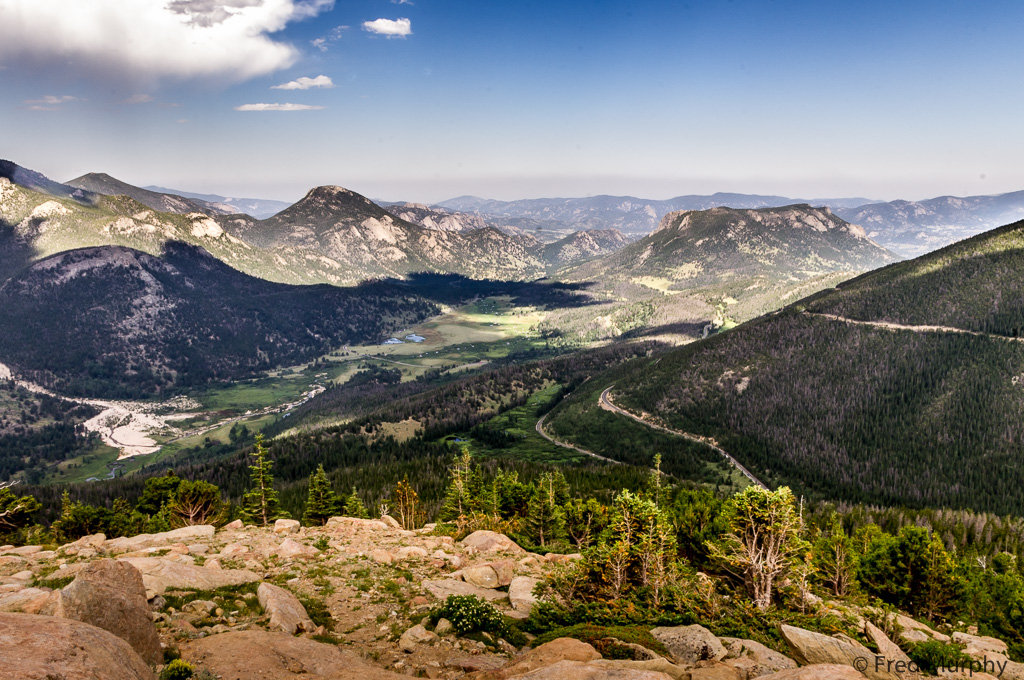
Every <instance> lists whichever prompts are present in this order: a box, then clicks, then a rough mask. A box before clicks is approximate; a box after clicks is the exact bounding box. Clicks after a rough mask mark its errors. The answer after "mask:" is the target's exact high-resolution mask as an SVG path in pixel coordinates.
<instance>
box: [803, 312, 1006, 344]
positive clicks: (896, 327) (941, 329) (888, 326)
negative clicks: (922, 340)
mask: <svg viewBox="0 0 1024 680" xmlns="http://www.w3.org/2000/svg"><path fill="white" fill-rule="evenodd" d="M804 314H805V315H807V316H817V317H820V318H822V319H828V320H830V321H839V322H841V323H848V324H852V325H854V326H871V327H872V328H881V329H883V330H888V331H911V332H914V333H959V334H961V335H976V336H979V337H983V338H992V339H993V340H1005V341H1006V342H1024V338H1012V337H1010V336H1008V335H996V334H995V333H985V332H983V331H971V330H967V329H966V328H955V327H954V326H910V325H908V324H903V323H895V322H892V321H862V320H861V319H850V318H848V317H845V316H839V315H838V314H825V313H824V312H808V311H805V312H804Z"/></svg>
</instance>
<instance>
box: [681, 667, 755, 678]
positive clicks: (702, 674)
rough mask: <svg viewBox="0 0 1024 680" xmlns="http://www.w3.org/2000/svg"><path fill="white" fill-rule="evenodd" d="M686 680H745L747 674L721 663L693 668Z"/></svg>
mask: <svg viewBox="0 0 1024 680" xmlns="http://www.w3.org/2000/svg"><path fill="white" fill-rule="evenodd" d="M689 675H690V677H689V679H688V680H747V674H746V673H745V672H743V671H741V670H739V669H738V668H734V667H733V666H729V665H727V664H723V663H713V664H711V665H710V666H701V667H699V668H694V669H693V670H691V671H690V672H689Z"/></svg>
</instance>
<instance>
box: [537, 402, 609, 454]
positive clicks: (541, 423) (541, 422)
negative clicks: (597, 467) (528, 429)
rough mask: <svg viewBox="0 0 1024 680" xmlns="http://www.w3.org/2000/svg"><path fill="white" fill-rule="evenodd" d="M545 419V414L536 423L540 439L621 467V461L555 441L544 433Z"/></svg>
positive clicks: (546, 415)
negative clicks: (542, 438)
mask: <svg viewBox="0 0 1024 680" xmlns="http://www.w3.org/2000/svg"><path fill="white" fill-rule="evenodd" d="M547 417H548V414H546V413H545V414H544V415H542V416H541V417H540V420H538V421H537V434H539V435H540V436H541V437H544V439H547V440H548V441H549V442H551V443H552V444H554V445H555V446H561V447H562V448H563V449H572V450H573V451H577V452H579V453H582V454H584V455H587V456H590V457H591V458H597V459H598V460H603V461H606V462H608V463H615V464H616V465H622V461H619V460H613V459H611V458H605V457H604V456H601V455H598V454H596V453H594V452H593V451H587V450H586V449H581V448H579V447H578V446H573V445H572V444H566V443H565V442H560V441H558V440H557V439H555V438H554V437H552V436H551V435H549V434H548V433H547V432H545V431H544V419H545V418H547Z"/></svg>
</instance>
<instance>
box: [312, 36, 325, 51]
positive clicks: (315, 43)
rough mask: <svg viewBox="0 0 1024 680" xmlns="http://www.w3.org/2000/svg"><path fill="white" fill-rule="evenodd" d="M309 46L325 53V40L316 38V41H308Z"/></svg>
mask: <svg viewBox="0 0 1024 680" xmlns="http://www.w3.org/2000/svg"><path fill="white" fill-rule="evenodd" d="M309 44H310V45H312V46H313V47H315V48H317V49H318V50H320V51H321V52H326V51H327V38H317V39H316V40H310V41H309Z"/></svg>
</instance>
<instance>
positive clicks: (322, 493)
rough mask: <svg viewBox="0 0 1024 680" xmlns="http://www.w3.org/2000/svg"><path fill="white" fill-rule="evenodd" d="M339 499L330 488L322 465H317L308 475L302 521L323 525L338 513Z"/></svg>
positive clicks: (307, 523) (309, 524)
mask: <svg viewBox="0 0 1024 680" xmlns="http://www.w3.org/2000/svg"><path fill="white" fill-rule="evenodd" d="M340 505H341V501H340V499H339V498H338V494H336V493H334V489H332V488H331V482H330V480H329V479H327V473H326V472H324V466H323V465H322V464H321V465H319V466H317V468H316V472H314V473H313V474H311V475H310V476H309V496H308V497H307V498H306V513H305V514H304V515H303V516H302V521H303V522H304V523H305V524H306V525H307V526H323V525H324V524H326V523H327V520H328V519H330V518H331V517H334V516H335V515H337V514H338V511H339V509H340V508H339V506H340Z"/></svg>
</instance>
